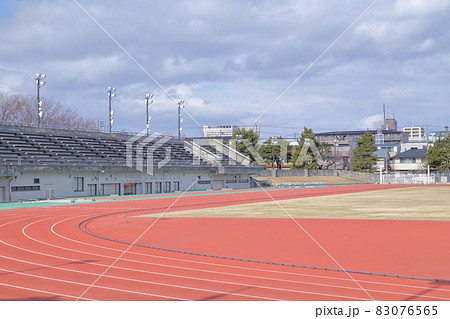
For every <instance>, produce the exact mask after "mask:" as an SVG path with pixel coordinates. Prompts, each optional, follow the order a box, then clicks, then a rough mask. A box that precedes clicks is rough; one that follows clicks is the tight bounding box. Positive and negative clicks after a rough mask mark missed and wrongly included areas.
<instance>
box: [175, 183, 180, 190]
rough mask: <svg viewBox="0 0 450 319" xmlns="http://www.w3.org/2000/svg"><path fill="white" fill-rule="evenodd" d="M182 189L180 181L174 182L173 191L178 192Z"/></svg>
mask: <svg viewBox="0 0 450 319" xmlns="http://www.w3.org/2000/svg"><path fill="white" fill-rule="evenodd" d="M179 190H180V182H173V191H174V192H178V191H179Z"/></svg>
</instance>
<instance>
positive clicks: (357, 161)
mask: <svg viewBox="0 0 450 319" xmlns="http://www.w3.org/2000/svg"><path fill="white" fill-rule="evenodd" d="M356 144H357V145H358V146H357V147H356V148H355V149H354V150H353V160H352V169H353V170H354V171H357V172H374V171H375V168H374V165H375V164H376V163H377V156H376V155H374V154H373V153H374V152H375V151H376V150H377V147H376V146H375V138H374V137H373V134H372V133H370V132H369V130H367V131H366V132H365V133H364V134H363V135H362V136H361V138H360V139H359V140H357V141H356Z"/></svg>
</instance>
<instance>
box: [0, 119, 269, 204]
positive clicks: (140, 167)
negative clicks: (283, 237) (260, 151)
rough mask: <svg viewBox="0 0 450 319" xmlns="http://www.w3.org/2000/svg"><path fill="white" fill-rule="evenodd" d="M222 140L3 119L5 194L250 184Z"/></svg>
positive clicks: (249, 170)
mask: <svg viewBox="0 0 450 319" xmlns="http://www.w3.org/2000/svg"><path fill="white" fill-rule="evenodd" d="M261 171H262V168H261V167H256V166H255V167H254V166H252V165H251V164H250V161H249V159H248V158H247V157H245V156H244V155H242V154H240V153H238V152H236V151H234V150H233V149H231V148H229V147H227V146H225V145H223V144H222V143H220V142H219V141H216V140H205V139H202V140H193V139H187V138H181V139H178V138H174V137H170V136H146V135H140V134H137V135H133V134H129V133H103V132H95V131H82V130H71V129H61V128H51V127H44V126H39V127H38V126H31V125H30V126H28V125H4V124H0V201H20V200H36V199H53V198H67V197H86V196H104V195H133V194H155V193H170V192H177V191H185V190H190V191H191V190H207V189H223V188H248V187H252V186H253V185H252V184H253V180H252V178H251V175H252V174H254V173H258V172H261Z"/></svg>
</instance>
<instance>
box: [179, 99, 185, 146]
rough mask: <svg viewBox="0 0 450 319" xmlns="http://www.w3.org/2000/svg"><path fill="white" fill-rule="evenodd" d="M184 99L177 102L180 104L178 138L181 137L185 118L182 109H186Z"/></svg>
mask: <svg viewBox="0 0 450 319" xmlns="http://www.w3.org/2000/svg"><path fill="white" fill-rule="evenodd" d="M183 104H184V101H183V100H180V101H178V102H177V105H178V138H181V131H182V130H183V128H182V127H181V123H182V122H183V119H182V118H181V109H184V105H183Z"/></svg>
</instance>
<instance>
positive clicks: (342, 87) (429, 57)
mask: <svg viewBox="0 0 450 319" xmlns="http://www.w3.org/2000/svg"><path fill="white" fill-rule="evenodd" d="M79 2H80V3H81V5H83V6H85V8H86V9H87V10H88V11H89V12H90V13H91V14H92V16H93V17H94V18H95V19H96V20H97V21H98V22H99V23H100V24H101V25H102V26H103V27H104V28H105V29H106V30H108V32H110V34H111V35H112V36H113V37H114V38H115V39H116V40H117V41H118V42H119V43H120V44H121V45H122V46H123V47H124V48H125V49H126V50H127V51H128V52H129V53H130V54H131V55H132V56H133V57H134V58H135V59H136V60H137V61H139V63H140V64H141V65H142V66H143V67H144V68H145V69H146V70H147V71H148V72H149V73H150V74H151V75H152V76H154V77H155V78H156V79H157V81H158V82H159V83H160V84H161V85H162V86H163V87H164V88H165V89H167V90H168V91H169V92H171V94H173V96H174V98H176V99H178V98H182V99H184V100H185V101H186V109H187V110H188V111H189V113H190V114H192V115H193V116H194V117H195V119H196V120H197V121H198V122H199V123H200V124H201V125H210V124H227V123H236V124H251V123H252V121H254V120H255V119H256V118H258V117H259V115H260V114H261V112H262V111H263V110H265V109H266V108H267V106H268V105H270V104H271V103H272V101H274V100H275V99H276V98H277V97H278V96H279V95H280V94H281V92H283V91H284V90H285V89H286V88H287V87H288V86H289V85H290V84H291V83H292V82H293V81H294V80H295V79H296V77H298V76H299V75H300V74H301V73H302V72H303V71H304V70H305V69H306V68H307V67H308V65H309V64H310V63H311V62H312V61H314V59H315V58H317V57H318V56H319V55H320V54H321V53H322V52H323V50H325V49H326V48H327V47H328V46H329V45H330V44H331V43H332V42H333V41H334V40H335V39H336V38H337V36H339V34H340V33H341V32H342V31H343V30H345V28H346V27H348V26H349V25H350V23H352V22H353V21H354V19H355V18H356V17H358V16H359V15H360V14H361V12H363V10H364V9H365V8H367V7H368V6H369V4H370V3H371V2H372V1H352V0H343V1H325V0H320V1H283V2H271V1H227V2H226V3H222V2H217V1H171V2H167V1H138V0H134V1H128V2H123V1H85V0H82V1H79ZM13 8H14V10H13V12H12V14H11V15H10V16H6V17H1V18H0V32H1V33H2V35H3V36H2V45H1V46H0V87H1V88H3V89H8V90H11V91H13V92H17V93H25V94H27V93H31V94H33V93H34V81H33V79H32V77H33V74H34V73H36V72H41V73H47V75H48V79H47V84H48V85H47V86H46V87H45V88H44V89H43V91H42V94H44V95H46V96H48V97H50V98H53V99H55V100H59V101H61V103H62V104H64V105H68V106H70V107H73V108H76V109H77V110H78V111H79V112H80V114H82V115H83V116H85V117H92V118H102V119H104V120H105V121H106V119H107V110H106V107H107V96H106V88H107V87H108V86H115V87H117V92H118V94H117V98H116V99H115V100H114V102H113V106H114V108H115V109H116V122H115V125H114V127H115V128H116V129H119V130H120V129H126V130H134V131H137V130H140V129H141V128H142V127H139V125H143V124H142V123H141V122H142V118H143V114H144V112H145V109H144V105H145V100H144V96H145V94H146V93H153V94H154V96H155V103H154V104H153V105H152V109H151V110H152V114H153V118H152V126H153V127H154V128H155V130H158V131H164V132H175V131H176V105H175V104H174V102H173V101H172V100H171V99H170V98H169V97H167V96H166V95H165V93H164V92H163V91H162V90H161V89H160V88H159V87H158V85H156V84H155V83H154V82H153V81H152V80H151V79H150V78H149V77H147V76H146V74H145V73H144V72H143V71H142V70H141V69H140V68H139V67H138V66H137V65H136V64H135V63H134V62H133V61H132V60H131V59H130V58H129V57H128V56H127V55H126V54H125V53H124V52H123V51H122V50H121V49H120V48H119V47H118V46H117V45H116V44H115V43H114V42H113V41H112V40H111V39H110V38H109V37H108V36H107V35H106V34H105V33H104V32H103V31H102V30H101V29H100V28H99V27H98V26H97V25H95V23H93V21H92V20H90V18H89V17H88V16H87V15H86V14H84V13H83V11H82V10H81V9H80V8H79V7H78V6H77V5H76V4H75V2H73V1H62V0H54V1H25V0H24V1H19V2H17V3H15V4H14V6H13ZM449 11H450V6H449V2H448V1H445V0H442V1H438V0H428V1H425V0H416V1H406V0H397V1H394V0H391V1H380V2H379V3H377V4H376V5H375V6H374V7H373V8H372V9H371V10H370V11H369V12H368V13H367V15H366V16H365V17H363V19H361V21H360V22H359V23H358V24H357V25H356V26H355V27H354V28H353V29H352V30H350V32H349V33H348V34H346V35H345V36H344V37H343V38H342V39H341V41H340V42H338V43H337V44H336V45H335V46H334V47H333V49H332V50H330V52H329V53H328V54H326V55H325V56H324V58H323V59H322V60H321V61H320V62H319V63H318V64H317V65H315V66H314V67H313V68H312V69H311V70H310V72H308V73H307V74H306V76H305V77H304V78H302V79H301V80H300V81H299V82H298V83H297V84H296V85H295V86H294V87H293V88H292V89H291V90H290V91H289V92H288V93H287V94H286V95H285V96H284V97H283V98H282V99H280V101H279V102H278V103H276V104H275V105H274V107H273V108H272V109H271V110H270V111H269V112H268V113H267V114H266V115H265V116H263V117H262V118H261V120H260V122H259V124H261V125H263V130H262V132H263V133H264V132H265V130H266V131H267V132H270V134H269V133H267V134H268V135H273V134H271V133H272V132H273V131H276V132H279V135H280V134H292V133H293V129H292V128H295V127H297V131H300V130H301V129H302V128H303V126H308V127H313V128H316V129H335V128H360V127H359V126H361V125H366V124H367V123H369V122H370V121H368V120H367V119H375V118H376V114H379V113H380V112H381V105H382V103H383V102H386V104H387V106H388V110H390V111H391V112H392V113H395V114H396V116H397V118H398V120H399V122H400V124H401V125H402V124H403V125H410V124H411V123H412V122H414V123H416V124H423V125H425V124H433V125H441V126H443V125H447V124H448V123H447V121H448V120H447V119H448V118H450V112H449V108H448V102H447V101H448V98H449V86H448V83H449V80H450V72H448V71H449V70H448V68H449V65H450V64H449V60H450V52H449V50H448V43H449V40H450V22H449V21H450V19H449ZM184 118H185V122H184V125H185V127H186V130H185V132H186V134H188V135H192V136H194V135H195V136H198V135H200V134H201V130H200V129H199V128H198V127H197V125H196V124H195V122H194V121H192V120H191V119H190V118H189V116H187V115H186V114H185V115H184ZM372 122H373V121H372ZM372 122H370V123H369V124H371V125H372V124H373V123H372ZM264 134H266V133H264Z"/></svg>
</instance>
